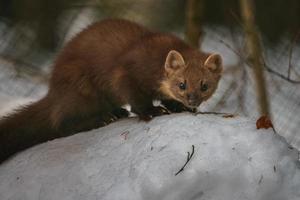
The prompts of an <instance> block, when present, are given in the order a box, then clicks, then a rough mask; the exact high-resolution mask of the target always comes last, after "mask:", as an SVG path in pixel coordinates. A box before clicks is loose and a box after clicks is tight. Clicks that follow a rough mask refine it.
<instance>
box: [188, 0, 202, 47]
mask: <svg viewBox="0 0 300 200" xmlns="http://www.w3.org/2000/svg"><path fill="white" fill-rule="evenodd" d="M203 4H204V0H187V1H186V10H185V12H186V39H187V41H188V43H189V44H190V45H192V46H194V47H200V46H201V42H202V39H203V30H202V25H203V10H204V5H203Z"/></svg>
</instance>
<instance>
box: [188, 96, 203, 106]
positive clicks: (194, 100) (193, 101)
mask: <svg viewBox="0 0 300 200" xmlns="http://www.w3.org/2000/svg"><path fill="white" fill-rule="evenodd" d="M186 98H187V102H188V104H189V106H192V107H198V106H199V105H200V103H201V102H202V100H201V98H199V96H198V95H197V94H194V93H188V94H187V95H186Z"/></svg>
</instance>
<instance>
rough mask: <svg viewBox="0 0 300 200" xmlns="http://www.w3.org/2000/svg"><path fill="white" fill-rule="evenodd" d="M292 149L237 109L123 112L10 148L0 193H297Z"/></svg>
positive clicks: (170, 197)
mask: <svg viewBox="0 0 300 200" xmlns="http://www.w3.org/2000/svg"><path fill="white" fill-rule="evenodd" d="M192 145H194V146H195V153H194V156H193V157H192V159H191V160H190V162H189V163H188V164H187V165H186V168H185V170H184V171H183V172H182V173H180V174H178V175H177V176H175V173H176V172H177V171H178V170H179V169H180V168H181V167H182V166H183V165H184V163H185V161H186V158H187V152H191V151H192ZM298 156H299V152H298V151H296V150H295V149H293V148H291V147H290V146H289V145H288V144H287V143H286V142H285V140H284V139H283V138H282V137H281V136H279V135H276V134H274V133H273V131H272V130H271V129H269V130H256V127H255V121H254V120H251V119H247V118H243V117H238V116H237V117H234V118H224V117H222V116H216V115H197V116H195V115H193V114H188V113H181V114H172V115H168V116H162V117H157V118H154V119H153V120H152V121H150V122H148V123H145V122H141V121H138V120H137V119H136V118H130V119H124V120H121V121H119V122H115V123H112V124H110V125H108V126H106V127H103V128H101V129H97V130H93V131H90V132H86V133H80V134H77V135H73V136H70V137H67V138H62V139H57V140H54V141H50V142H47V143H45V144H41V145H39V146H36V147H33V148H31V149H28V150H27V151H24V152H22V153H20V154H18V155H17V156H15V157H14V158H12V159H11V160H9V161H8V162H6V163H4V164H3V165H1V166H0V180H1V181H0V199H1V200H21V199H22V200H37V199H42V200H58V199H64V200H71V199H72V200H75V199H78V200H81V199H86V200H96V199H97V200H98V199H101V200H123V199H124V200H128V199H130V200H199V199H205V200H235V199H236V200H244V199H251V200H269V199H270V200H283V199H288V200H299V199H300V190H299V188H300V162H299V160H298V159H299V158H298Z"/></svg>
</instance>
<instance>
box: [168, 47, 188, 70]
mask: <svg viewBox="0 0 300 200" xmlns="http://www.w3.org/2000/svg"><path fill="white" fill-rule="evenodd" d="M182 68H185V62H184V59H183V57H182V55H181V54H180V53H179V52H178V51H175V50H171V51H170V52H169V53H168V55H167V58H166V62H165V70H166V71H167V72H168V73H172V72H174V71H176V70H178V69H182Z"/></svg>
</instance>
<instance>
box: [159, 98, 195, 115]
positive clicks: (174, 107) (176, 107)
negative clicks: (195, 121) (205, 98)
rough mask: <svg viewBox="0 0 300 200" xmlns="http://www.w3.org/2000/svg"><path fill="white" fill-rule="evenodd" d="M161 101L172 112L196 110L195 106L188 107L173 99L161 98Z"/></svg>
mask: <svg viewBox="0 0 300 200" xmlns="http://www.w3.org/2000/svg"><path fill="white" fill-rule="evenodd" d="M161 103H162V104H163V105H164V106H165V107H166V108H167V109H168V110H169V111H170V112H173V113H180V112H185V111H187V112H192V113H195V112H196V111H197V110H196V108H188V107H186V106H185V105H183V104H182V103H180V102H178V101H174V100H162V101H161Z"/></svg>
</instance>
